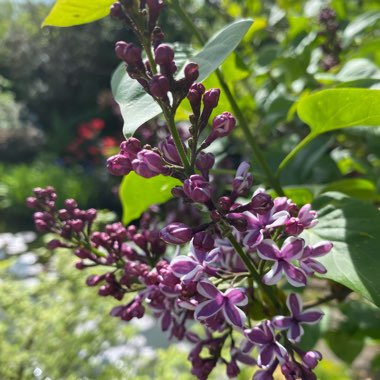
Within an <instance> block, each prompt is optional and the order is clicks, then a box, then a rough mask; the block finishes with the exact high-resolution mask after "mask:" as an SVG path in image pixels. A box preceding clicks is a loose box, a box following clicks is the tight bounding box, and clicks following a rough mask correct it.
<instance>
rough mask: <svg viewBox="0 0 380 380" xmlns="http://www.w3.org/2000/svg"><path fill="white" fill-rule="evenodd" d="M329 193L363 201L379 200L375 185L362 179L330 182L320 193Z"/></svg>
mask: <svg viewBox="0 0 380 380" xmlns="http://www.w3.org/2000/svg"><path fill="white" fill-rule="evenodd" d="M329 191H339V192H341V193H344V194H347V195H350V196H351V197H354V198H358V199H362V200H364V201H366V200H367V201H368V200H373V201H375V200H379V199H380V195H379V194H377V192H376V185H375V184H374V183H373V182H371V181H369V180H368V179H364V178H348V179H342V180H339V181H335V182H331V183H329V184H328V185H326V186H325V187H324V188H323V190H322V191H321V192H322V193H327V192H329Z"/></svg>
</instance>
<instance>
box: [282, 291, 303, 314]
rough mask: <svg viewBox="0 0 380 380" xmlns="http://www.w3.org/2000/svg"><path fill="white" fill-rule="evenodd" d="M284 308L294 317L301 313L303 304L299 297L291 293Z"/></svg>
mask: <svg viewBox="0 0 380 380" xmlns="http://www.w3.org/2000/svg"><path fill="white" fill-rule="evenodd" d="M286 306H288V309H289V311H290V313H291V314H292V315H294V316H295V317H296V316H298V315H299V314H300V313H301V312H302V307H303V302H302V299H301V297H300V296H299V295H298V294H296V293H291V294H289V296H288V299H287V300H286Z"/></svg>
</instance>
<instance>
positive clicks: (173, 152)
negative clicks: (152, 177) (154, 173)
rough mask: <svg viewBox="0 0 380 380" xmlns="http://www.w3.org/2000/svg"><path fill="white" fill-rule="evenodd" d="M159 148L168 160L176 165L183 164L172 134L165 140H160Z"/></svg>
mask: <svg viewBox="0 0 380 380" xmlns="http://www.w3.org/2000/svg"><path fill="white" fill-rule="evenodd" d="M159 148H160V149H161V151H162V153H163V155H164V157H165V159H166V160H167V161H169V162H171V163H173V164H176V165H180V164H181V158H180V157H179V154H178V150H177V148H176V146H175V144H174V140H173V137H172V136H168V137H166V138H165V140H163V141H160V142H159Z"/></svg>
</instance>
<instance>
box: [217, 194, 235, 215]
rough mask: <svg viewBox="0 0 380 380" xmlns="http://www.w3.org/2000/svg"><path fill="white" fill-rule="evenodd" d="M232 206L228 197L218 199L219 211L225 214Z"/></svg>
mask: <svg viewBox="0 0 380 380" xmlns="http://www.w3.org/2000/svg"><path fill="white" fill-rule="evenodd" d="M231 206H232V200H231V198H229V197H220V198H219V199H218V207H219V209H220V210H221V211H224V212H227V211H229V209H230V208H231Z"/></svg>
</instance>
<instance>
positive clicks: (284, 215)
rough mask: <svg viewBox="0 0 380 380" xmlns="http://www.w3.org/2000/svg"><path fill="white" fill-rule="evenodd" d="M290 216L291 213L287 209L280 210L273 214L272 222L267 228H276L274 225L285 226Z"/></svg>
mask: <svg viewBox="0 0 380 380" xmlns="http://www.w3.org/2000/svg"><path fill="white" fill-rule="evenodd" d="M289 218H290V215H289V213H288V212H287V211H279V212H276V213H275V214H273V215H272V217H271V220H272V223H271V224H267V225H266V226H265V227H266V228H274V227H280V226H283V225H284V224H285V223H286V222H287V220H288V219H289Z"/></svg>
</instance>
